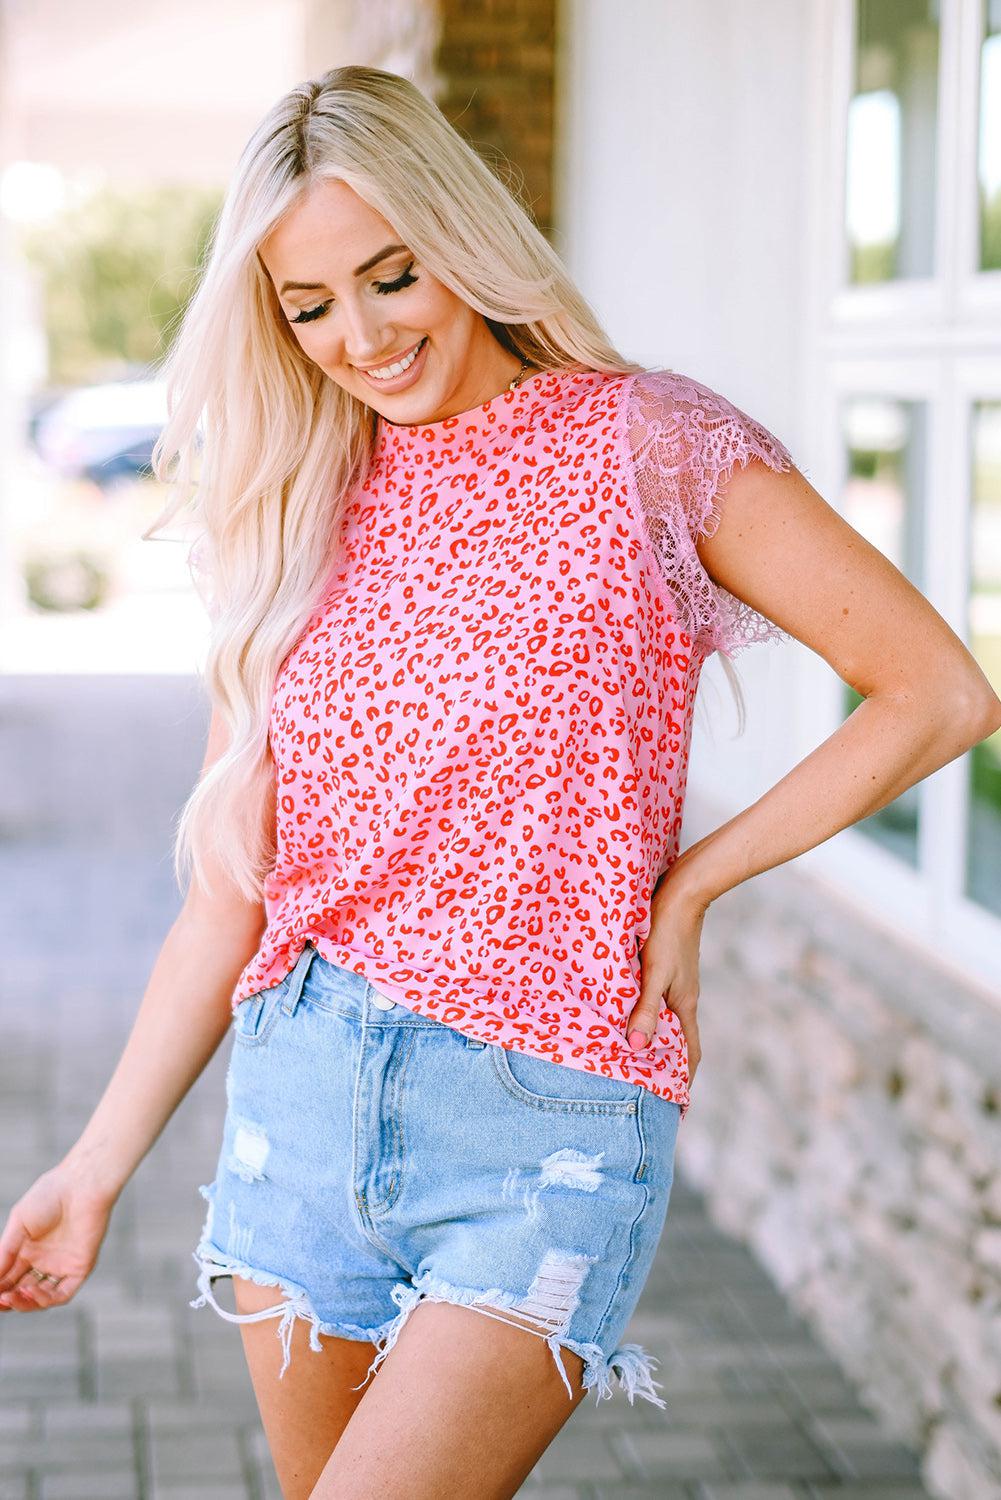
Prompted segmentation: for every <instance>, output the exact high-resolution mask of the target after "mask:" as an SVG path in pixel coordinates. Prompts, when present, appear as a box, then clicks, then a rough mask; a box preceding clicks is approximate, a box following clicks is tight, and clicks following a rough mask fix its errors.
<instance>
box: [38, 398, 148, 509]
mask: <svg viewBox="0 0 1001 1500" xmlns="http://www.w3.org/2000/svg"><path fill="white" fill-rule="evenodd" d="M166 420H167V393H166V382H165V381H162V380H154V379H145V380H118V381H109V382H108V383H107V384H104V385H91V386H82V387H80V388H79V389H77V390H73V391H70V392H68V393H67V394H66V395H64V396H62V397H60V398H59V399H57V400H56V401H55V402H53V403H52V404H51V405H50V406H48V407H46V408H45V409H44V410H43V411H42V413H41V415H40V416H39V417H38V419H37V421H36V422H35V424H34V436H35V446H36V448H37V450H38V453H39V455H40V457H41V458H42V461H43V462H44V463H45V464H47V465H48V467H49V468H51V469H53V470H54V471H55V472H56V473H57V474H60V475H62V476H64V477H65V478H70V479H90V480H92V481H93V483H94V484H97V485H99V486H101V487H102V488H110V487H111V486H113V485H114V484H116V483H119V482H120V481H121V480H122V479H123V478H134V477H135V476H137V475H139V474H148V473H150V472H151V471H150V458H151V455H152V451H153V446H154V444H155V443H156V440H157V438H158V437H159V436H160V433H161V431H162V430H163V426H164V424H165V422H166Z"/></svg>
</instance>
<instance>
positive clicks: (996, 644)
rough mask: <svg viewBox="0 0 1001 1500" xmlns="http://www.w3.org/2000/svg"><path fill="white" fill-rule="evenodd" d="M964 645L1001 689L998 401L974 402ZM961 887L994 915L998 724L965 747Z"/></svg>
mask: <svg viewBox="0 0 1001 1500" xmlns="http://www.w3.org/2000/svg"><path fill="white" fill-rule="evenodd" d="M972 496H973V504H972V508H971V511H970V608H969V619H968V626H967V645H968V646H969V648H970V650H971V651H972V652H973V655H974V656H975V657H976V659H977V662H978V663H979V665H980V667H981V668H982V670H983V672H984V675H985V676H986V677H987V679H988V681H989V682H990V684H991V687H992V688H993V689H994V691H995V692H999V691H1001V401H982V402H978V403H976V405H975V406H974V409H973V485H972ZM967 759H968V760H969V763H970V771H969V775H970V803H969V815H968V828H967V840H966V894H967V895H968V896H969V897H970V898H971V899H972V900H974V901H978V902H979V903H980V904H981V906H986V907H987V909H988V910H989V911H993V912H997V913H998V915H1001V729H999V730H997V731H995V733H994V734H992V735H991V736H990V737H989V738H988V739H986V740H983V741H982V742H981V743H980V744H979V745H974V747H973V749H972V750H970V751H969V752H968V755H967Z"/></svg>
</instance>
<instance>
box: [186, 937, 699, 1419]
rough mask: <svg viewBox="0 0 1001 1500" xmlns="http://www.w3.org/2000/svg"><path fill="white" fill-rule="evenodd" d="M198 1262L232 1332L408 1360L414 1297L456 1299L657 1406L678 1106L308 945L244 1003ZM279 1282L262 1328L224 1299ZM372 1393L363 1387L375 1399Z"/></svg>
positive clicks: (207, 1292) (262, 1315) (205, 1293)
mask: <svg viewBox="0 0 1001 1500" xmlns="http://www.w3.org/2000/svg"><path fill="white" fill-rule="evenodd" d="M226 1096H227V1103H228V1107H227V1111H226V1117H225V1123H224V1127H223V1140H222V1149H221V1152H220V1156H219V1162H218V1166H217V1171H216V1177H215V1180H214V1181H213V1182H211V1183H208V1184H206V1185H204V1186H202V1187H200V1188H199V1192H200V1193H201V1194H202V1196H203V1197H204V1198H205V1199H206V1200H207V1202H208V1212H207V1215H206V1218H205V1224H204V1227H203V1229H202V1234H201V1239H200V1241H199V1244H198V1248H197V1250H195V1251H194V1252H193V1255H194V1259H195V1261H196V1264H197V1265H198V1267H199V1276H198V1288H199V1291H200V1293H201V1295H200V1296H199V1297H197V1298H196V1299H195V1300H194V1301H192V1302H191V1304H190V1305H191V1306H192V1307H201V1306H204V1305H205V1303H206V1302H208V1303H210V1304H211V1305H212V1306H213V1307H214V1308H215V1309H216V1311H217V1312H219V1313H220V1314H221V1315H222V1316H223V1317H224V1318H226V1319H228V1320H229V1321H230V1322H233V1323H244V1322H255V1321H259V1320H262V1319H266V1318H271V1317H275V1318H278V1319H279V1323H278V1336H279V1338H280V1339H281V1342H282V1347H283V1351H284V1361H283V1364H282V1367H281V1375H282V1376H284V1374H285V1371H286V1369H287V1367H288V1364H289V1359H290V1352H289V1351H290V1344H291V1336H292V1325H293V1323H294V1320H295V1318H296V1317H301V1318H303V1319H306V1320H308V1321H309V1323H310V1332H309V1343H310V1348H311V1349H314V1350H317V1351H319V1350H321V1349H322V1345H321V1343H320V1341H319V1335H320V1334H333V1335H337V1336H338V1337H340V1338H347V1339H358V1340H367V1341H369V1342H371V1343H372V1344H373V1345H375V1346H376V1357H375V1359H374V1361H373V1363H372V1365H371V1366H370V1368H369V1371H368V1374H367V1375H366V1377H365V1381H363V1382H362V1385H364V1384H365V1383H366V1381H367V1380H368V1378H369V1376H370V1375H372V1373H373V1372H374V1371H375V1370H376V1369H377V1368H378V1366H379V1364H380V1363H381V1361H382V1360H383V1359H384V1358H385V1356H386V1355H387V1354H388V1353H389V1350H390V1349H391V1348H392V1347H393V1345H394V1343H395V1341H396V1339H397V1337H398V1335H399V1333H400V1331H401V1329H402V1327H403V1325H404V1323H405V1321H406V1319H407V1317H408V1315H409V1313H410V1312H411V1310H412V1309H413V1308H414V1307H415V1306H416V1304H417V1303H418V1302H419V1301H422V1300H423V1301H435V1302H452V1303H460V1304H462V1305H463V1306H466V1307H471V1308H473V1309H475V1310H476V1311H477V1312H480V1313H483V1314H484V1315H485V1316H487V1317H494V1318H498V1319H500V1320H501V1321H502V1322H508V1323H513V1324H515V1325H516V1326H518V1327H522V1328H525V1329H526V1330H528V1332H530V1333H534V1334H537V1335H538V1336H539V1337H540V1338H544V1339H545V1340H546V1343H547V1344H548V1345H549V1348H550V1349H551V1351H552V1354H553V1357H554V1359H555V1362H556V1365H557V1367H558V1369H559V1371H560V1374H561V1376H562V1378H563V1381H564V1384H565V1385H566V1387H567V1390H568V1392H571V1394H572V1391H571V1386H570V1382H569V1379H568V1378H567V1373H566V1368H565V1366H564V1363H563V1360H562V1358H561V1357H560V1349H561V1347H562V1348H567V1349H570V1350H573V1351H574V1352H575V1353H576V1354H579V1355H580V1356H581V1357H582V1359H583V1360H584V1374H583V1383H584V1386H585V1388H587V1389H590V1388H591V1387H592V1386H596V1387H597V1396H596V1399H597V1400H598V1401H600V1400H601V1399H602V1397H603V1396H611V1395H612V1387H611V1376H612V1374H613V1373H614V1374H615V1375H616V1377H617V1379H618V1383H619V1385H620V1386H621V1387H622V1388H624V1389H625V1391H626V1393H627V1395H628V1397H629V1400H630V1402H632V1401H633V1400H634V1398H635V1396H636V1395H641V1396H643V1397H644V1398H645V1399H646V1400H649V1401H652V1402H653V1403H654V1404H655V1405H656V1406H659V1407H661V1408H662V1409H663V1408H665V1402H664V1401H663V1400H661V1398H660V1397H659V1396H658V1395H657V1394H656V1392H655V1389H654V1388H655V1387H657V1388H658V1389H659V1388H660V1383H659V1382H658V1381H656V1380H654V1379H653V1375H652V1368H653V1367H655V1365H656V1361H655V1360H654V1359H652V1358H651V1356H649V1355H648V1354H646V1353H645V1351H644V1350H643V1349H642V1348H641V1347H640V1346H639V1345H638V1344H628V1343H627V1344H620V1343H619V1340H620V1338H621V1336H622V1333H623V1331H624V1330H625V1327H626V1324H627V1323H628V1321H629V1318H630V1317H631V1315H632V1313H633V1310H634V1308H635V1306H636V1303H637V1301H638V1300H639V1296H640V1293H641V1291H642V1290H643V1285H644V1282H645V1281H646V1278H647V1275H648V1273H649V1270H650V1266H651V1264H652V1261H653V1258H654V1253H655V1251H656V1249H657V1244H658V1241H659V1239H660V1235H661V1231H662V1229H663V1226H664V1221H665V1216H666V1213H667V1204H668V1198H669V1196H670V1190H671V1182H672V1179H673V1175H674V1151H675V1141H676V1136H677V1130H678V1124H679V1119H680V1106H679V1105H678V1104H676V1103H674V1102H673V1101H672V1100H668V1099H662V1098H661V1097H660V1096H659V1095H657V1094H654V1093H652V1092H651V1091H650V1090H649V1089H646V1088H644V1087H642V1086H641V1085H638V1084H629V1083H623V1082H620V1081H619V1080H617V1079H613V1078H606V1077H604V1076H603V1075H600V1074H595V1073H587V1072H583V1071H581V1070H579V1069H575V1068H567V1067H565V1066H563V1065H561V1064H559V1063H554V1062H549V1061H546V1060H545V1059H542V1058H539V1057H535V1056H531V1055H528V1054H525V1053H520V1052H514V1051H512V1050H509V1049H506V1048H502V1047H500V1046H493V1045H487V1044H484V1043H483V1042H480V1041H476V1040H474V1039H473V1038H467V1037H465V1036H464V1035H462V1033H460V1032H458V1031H455V1030H454V1029H453V1028H451V1027H449V1026H446V1025H444V1024H443V1023H442V1022H440V1021H437V1020H433V1019H431V1018H429V1017H426V1016H420V1015H417V1014H415V1013H414V1012H413V1011H411V1010H409V1009H407V1008H406V1007H405V1006H403V1005H400V1004H394V1003H393V1002H392V1001H391V1000H389V999H388V997H386V996H384V995H383V994H381V993H380V992H379V991H378V990H377V989H376V988H374V987H373V985H372V984H371V983H370V982H369V981H368V980H366V979H365V978H363V977H362V976H361V975H358V974H355V973H353V972H351V971H350V970H347V969H343V968H339V967H338V966H336V965H335V964H332V963H330V962H328V961H327V960H326V959H324V958H323V956H322V955H321V954H319V953H318V952H317V951H316V949H315V948H314V947H313V946H312V944H310V943H307V945H306V947H305V948H304V949H303V952H302V955H301V957H300V959H299V961H298V963H297V964H296V966H295V968H294V969H293V970H292V971H291V972H290V973H289V974H288V975H286V977H285V978H284V979H283V980H282V981H281V983H280V984H277V985H275V986H273V987H272V988H270V989H266V990H262V991H260V992H259V993H258V994H256V995H251V996H249V997H248V998H247V999H245V1000H242V1001H241V1002H240V1004H239V1005H238V1006H237V1007H236V1010H235V1013H234V1018H233V1024H232V1053H231V1060H230V1064H229V1070H228V1073H227V1078H226ZM233 1274H236V1275H238V1276H241V1277H246V1278H247V1279H248V1280H250V1281H253V1282H257V1283H258V1284H259V1285H261V1286H275V1287H279V1288H280V1289H281V1292H282V1293H283V1298H282V1300H279V1301H276V1303H275V1305H274V1306H271V1307H267V1308H263V1309H261V1310H260V1311H259V1312H253V1313H246V1314H242V1315H240V1314H237V1313H231V1312H229V1311H228V1309H225V1308H223V1307H220V1305H219V1303H218V1302H217V1301H216V1299H215V1297H214V1295H213V1290H212V1283H213V1282H214V1281H216V1280H218V1279H219V1278H220V1277H227V1276H231V1275H233ZM360 1388H361V1387H355V1389H360Z"/></svg>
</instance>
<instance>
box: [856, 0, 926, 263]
mask: <svg viewBox="0 0 1001 1500" xmlns="http://www.w3.org/2000/svg"><path fill="white" fill-rule="evenodd" d="M938 46H939V22H938V4H937V0H859V3H858V6H857V11H856V29H855V77H854V88H853V93H852V99H851V102H850V104H849V106H848V146H847V149H848V159H847V163H846V202H845V216H846V226H845V227H846V236H847V243H848V267H847V274H848V280H849V282H850V283H851V284H853V285H862V284H864V283H868V282H880V281H893V280H897V279H899V278H902V277H907V276H930V275H931V274H932V272H933V265H932V259H933V248H934V238H935V140H936V134H937V130H938Z"/></svg>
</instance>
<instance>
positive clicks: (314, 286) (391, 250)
mask: <svg viewBox="0 0 1001 1500" xmlns="http://www.w3.org/2000/svg"><path fill="white" fill-rule="evenodd" d="M406 248H407V247H406V245H386V246H385V247H384V248H383V249H382V250H378V251H376V253H375V255H370V256H369V258H368V260H366V261H363V262H362V264H361V265H360V266H358V267H357V268H356V269H355V272H354V274H355V276H364V274H365V272H366V271H371V269H372V267H373V266H377V265H378V264H379V262H380V260H385V259H386V256H387V255H395V254H396V252H397V251H398V250H405V249H406ZM323 289H324V286H323V282H322V281H283V282H282V284H281V289H280V291H279V293H278V295H279V296H280V297H284V295H285V293H286V292H322V291H323Z"/></svg>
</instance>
